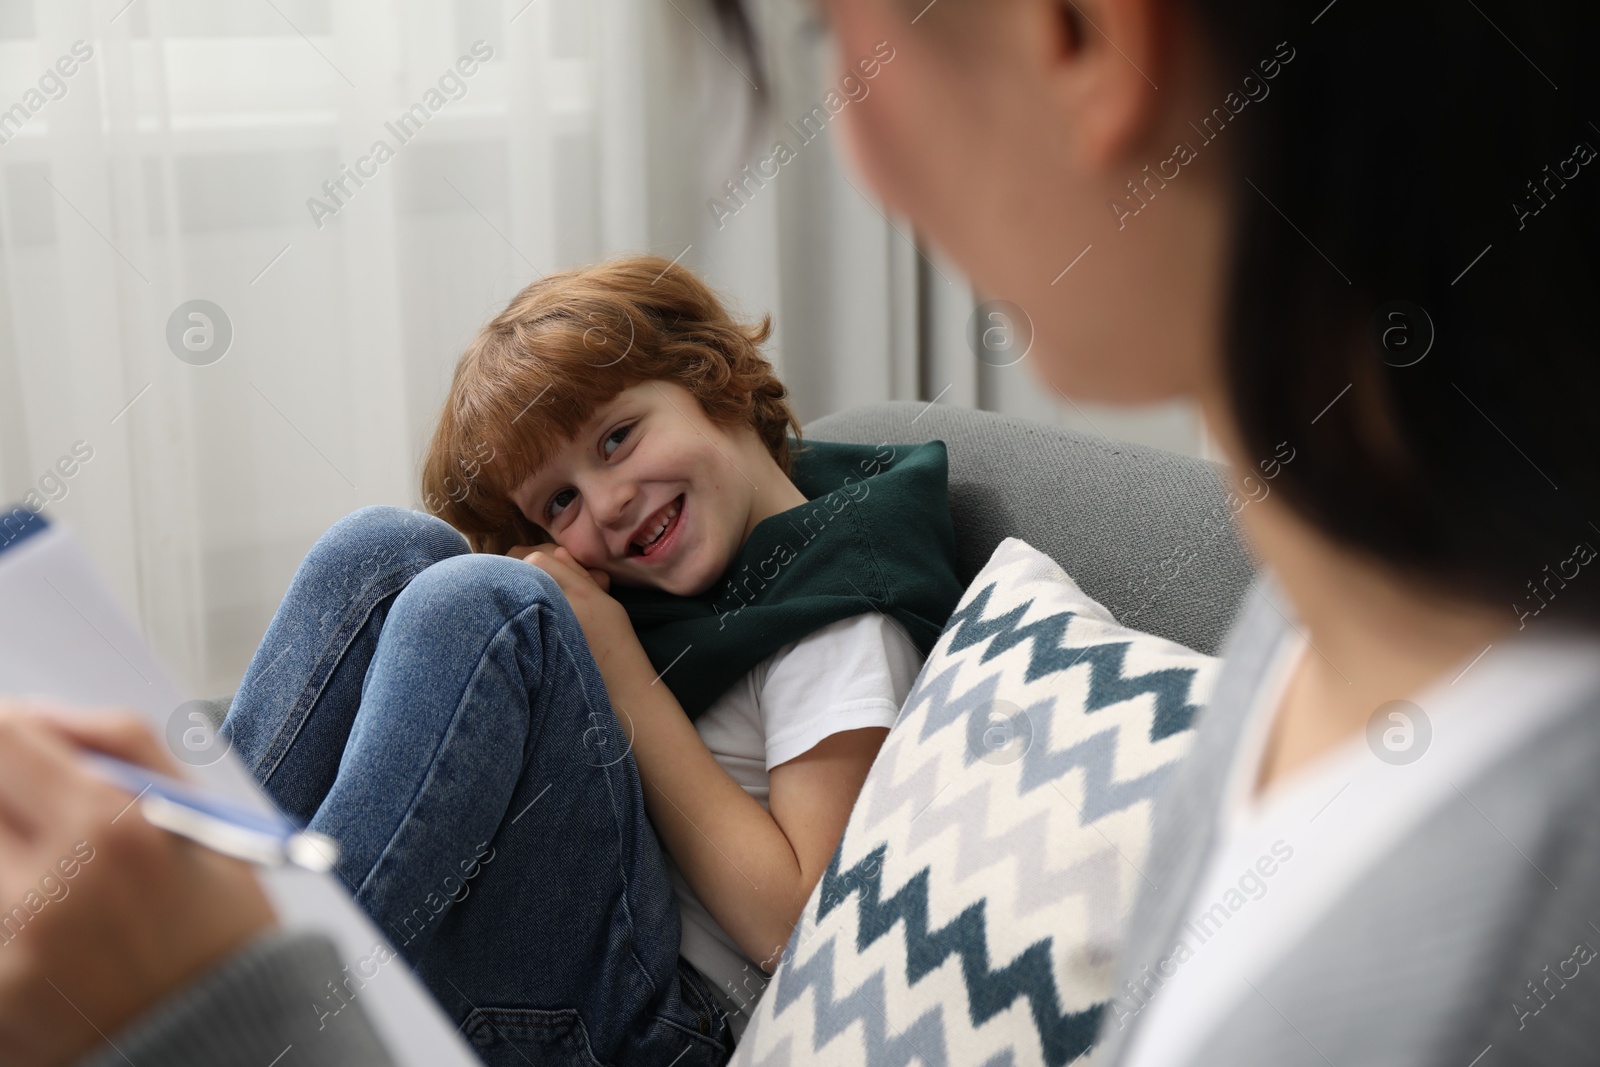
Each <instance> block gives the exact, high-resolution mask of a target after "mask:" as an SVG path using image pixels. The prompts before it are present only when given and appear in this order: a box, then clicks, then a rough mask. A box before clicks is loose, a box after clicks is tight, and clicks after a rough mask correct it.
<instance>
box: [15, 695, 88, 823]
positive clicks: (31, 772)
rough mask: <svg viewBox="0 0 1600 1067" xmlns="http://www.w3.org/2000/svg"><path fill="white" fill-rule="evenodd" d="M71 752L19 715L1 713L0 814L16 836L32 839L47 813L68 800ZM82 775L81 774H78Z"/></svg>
mask: <svg viewBox="0 0 1600 1067" xmlns="http://www.w3.org/2000/svg"><path fill="white" fill-rule="evenodd" d="M76 771H77V768H75V767H74V766H73V761H72V750H71V749H70V748H69V747H68V746H67V742H66V741H65V740H63V739H62V738H60V737H57V736H54V735H52V734H51V733H50V732H49V731H47V730H45V729H44V728H42V727H41V726H39V725H38V724H37V723H35V722H33V721H32V716H29V715H27V714H25V713H23V712H20V711H14V710H5V711H0V811H3V812H4V818H5V819H6V821H7V822H9V823H10V824H11V825H12V826H13V827H14V828H15V829H16V830H17V831H18V832H20V833H21V834H23V835H25V836H27V837H33V836H35V835H36V834H37V833H38V832H39V831H40V829H41V828H42V827H43V825H44V820H45V819H48V818H49V817H50V812H51V810H52V809H54V808H55V807H56V806H57V805H58V804H60V803H62V802H63V800H64V799H66V798H67V797H69V796H70V794H69V793H67V792H66V791H65V788H64V786H63V783H64V782H68V781H71V780H72V779H73V778H74V777H76V775H75V773H74V772H76ZM79 773H81V772H79Z"/></svg>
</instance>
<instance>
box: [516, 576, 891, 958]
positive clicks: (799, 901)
mask: <svg viewBox="0 0 1600 1067" xmlns="http://www.w3.org/2000/svg"><path fill="white" fill-rule="evenodd" d="M526 552H528V549H527V548H525V547H523V546H518V548H516V549H513V550H512V552H511V553H510V554H512V555H517V556H523V554H524V553H526ZM523 558H525V559H526V561H527V562H528V563H531V564H533V565H534V566H536V567H538V568H540V569H541V570H543V571H545V572H546V573H548V574H549V575H550V576H551V577H552V578H554V579H555V580H556V582H557V583H558V584H559V585H560V586H561V590H562V592H563V593H565V594H566V597H567V601H568V603H569V604H570V605H571V607H572V610H573V613H574V614H575V615H576V616H577V619H578V623H579V625H580V626H582V628H583V632H584V636H585V637H586V638H587V639H588V643H589V648H590V651H591V652H592V653H593V655H594V659H595V664H596V665H597V666H598V667H599V668H600V676H601V678H603V679H604V681H605V685H606V693H607V694H608V695H609V696H610V698H611V706H612V708H613V709H615V711H616V713H617V719H618V721H619V722H621V723H622V725H623V730H624V732H626V733H627V735H628V740H629V745H630V747H631V749H632V752H633V758H634V762H635V763H636V764H637V765H638V768H639V777H640V779H641V781H642V782H643V784H644V800H645V808H646V810H647V811H648V813H649V815H650V821H651V823H653V824H654V826H655V829H656V833H657V835H658V836H659V837H660V838H661V841H662V844H663V845H665V846H666V849H667V851H668V852H669V853H671V855H672V858H673V860H674V861H675V862H676V863H677V865H678V869H679V870H680V871H682V872H683V876H684V878H685V879H686V880H687V881H688V883H689V886H690V888H692V889H693V890H694V892H695V895H696V896H698V897H699V898H700V902H701V903H702V904H704V905H705V907H706V910H707V911H709V912H710V913H711V914H712V916H713V917H714V918H715V919H716V920H717V922H718V923H720V924H721V925H722V928H723V929H724V930H726V931H727V932H728V934H729V936H731V937H732V938H733V939H734V941H736V942H738V945H739V947H740V948H741V949H742V950H743V951H744V954H745V955H746V956H748V957H749V958H750V959H752V960H755V961H756V962H757V963H758V964H759V965H760V966H761V967H762V969H763V970H765V971H766V972H767V973H769V974H770V973H772V971H773V970H775V969H776V965H777V962H778V960H779V957H780V955H781V953H782V952H783V948H784V946H785V945H787V944H788V942H789V935H790V934H791V933H792V932H793V931H794V926H795V923H796V922H797V921H799V918H800V913H801V912H802V911H803V910H804V909H805V905H806V899H807V898H808V897H810V896H811V890H812V889H813V888H814V887H815V886H816V884H817V882H818V881H819V880H820V879H821V877H822V872H823V871H824V870H826V869H827V866H828V861H829V860H830V859H832V858H833V850H834V849H835V848H836V847H838V844H839V839H840V838H841V837H843V836H844V827H845V823H846V822H847V821H848V820H849V818H850V809H851V808H852V807H853V806H854V805H855V801H856V796H857V794H859V793H860V792H861V786H862V783H863V782H864V781H865V780H866V777H867V771H868V770H869V769H870V768H871V766H872V761H873V759H874V757H876V756H877V754H878V749H879V747H880V746H881V745H882V744H883V739H884V738H885V737H887V736H888V733H889V731H888V729H887V728H885V727H881V726H878V727H865V728H862V729H858V730H845V731H842V732H840V733H836V734H833V735H832V736H830V737H828V738H826V739H824V740H823V741H822V742H821V743H819V744H817V745H815V746H813V747H812V748H811V749H810V750H809V751H807V752H805V753H803V754H802V755H800V756H797V757H795V758H794V759H792V760H787V761H786V762H784V763H782V764H780V765H779V766H777V767H774V768H772V771H771V774H770V775H769V777H768V785H769V787H770V794H769V796H768V799H767V803H768V804H769V805H770V807H771V813H770V814H769V813H768V811H767V810H766V809H764V808H762V806H761V804H760V803H759V802H757V801H756V799H755V798H754V797H752V796H751V795H750V794H749V793H746V792H745V791H744V789H743V787H741V786H740V785H739V783H737V782H735V781H734V780H733V779H732V778H730V777H729V776H728V772H727V771H725V770H723V769H722V766H721V765H720V764H719V763H717V761H716V759H715V758H714V757H713V756H712V755H711V752H710V750H709V749H707V748H706V746H705V742H703V741H701V740H700V735H699V733H698V732H696V730H695V728H694V724H693V723H692V722H690V721H689V716H688V715H687V714H685V712H684V710H683V707H682V705H680V704H679V703H678V699H677V697H675V696H673V695H672V691H671V690H670V689H668V688H667V687H666V685H665V684H664V683H660V682H659V681H658V676H657V674H656V670H655V667H654V666H652V665H651V663H650V657H649V656H648V655H646V654H645V650H644V646H643V645H641V644H640V643H639V638H638V636H637V635H636V634H635V633H634V632H633V624H632V622H631V621H630V620H629V619H628V615H627V612H626V611H624V610H623V608H622V605H621V604H619V603H617V601H616V600H615V599H613V598H612V597H610V596H609V595H607V592H606V589H607V588H608V587H609V585H610V582H609V580H608V579H607V578H606V576H605V574H604V573H603V572H595V571H588V570H586V569H585V568H583V567H582V566H580V565H579V564H578V563H577V561H576V560H574V559H573V558H572V554H571V553H570V552H568V551H567V550H566V549H564V548H555V547H554V546H542V547H541V548H540V549H539V550H535V551H533V552H532V553H531V554H529V555H526V556H523ZM602 582H604V585H602V584H601V583H602Z"/></svg>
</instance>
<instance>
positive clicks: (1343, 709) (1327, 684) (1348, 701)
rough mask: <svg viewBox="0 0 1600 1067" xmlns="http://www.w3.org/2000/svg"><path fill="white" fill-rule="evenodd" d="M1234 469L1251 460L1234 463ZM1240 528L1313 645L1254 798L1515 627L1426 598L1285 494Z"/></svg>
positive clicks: (1255, 510) (1474, 609)
mask: <svg viewBox="0 0 1600 1067" xmlns="http://www.w3.org/2000/svg"><path fill="white" fill-rule="evenodd" d="M1224 448H1225V450H1228V451H1230V452H1232V451H1233V449H1229V448H1228V446H1227V443H1226V442H1224ZM1232 469H1233V470H1234V471H1235V472H1237V471H1239V470H1241V469H1243V470H1254V469H1255V464H1254V463H1253V462H1249V461H1245V460H1243V459H1242V458H1241V457H1238V456H1235V460H1234V463H1233V468H1232ZM1230 477H1236V475H1231V476H1230ZM1234 488H1235V492H1239V493H1240V494H1241V495H1243V492H1242V488H1241V487H1239V486H1238V485H1235V487H1234ZM1239 524H1240V529H1241V533H1242V534H1243V535H1244V537H1245V539H1246V540H1247V541H1248V542H1249V545H1250V547H1251V549H1252V550H1253V552H1254V554H1255V556H1256V558H1257V559H1258V560H1259V561H1260V562H1261V563H1262V564H1263V565H1264V566H1265V568H1266V569H1268V570H1270V571H1271V572H1272V574H1273V576H1274V577H1275V578H1276V579H1277V582H1278V586H1279V587H1280V588H1281V590H1282V595H1283V597H1285V598H1286V600H1287V603H1277V604H1274V605H1273V607H1274V608H1275V609H1276V610H1278V611H1279V612H1280V613H1281V614H1282V615H1283V616H1284V617H1285V618H1286V619H1290V620H1293V625H1294V626H1295V627H1296V628H1297V629H1298V630H1299V632H1300V634H1301V636H1303V637H1304V638H1305V639H1306V641H1307V643H1308V644H1309V646H1310V647H1309V648H1308V649H1307V650H1306V654H1305V655H1304V656H1303V657H1302V658H1301V660H1300V663H1299V665H1298V667H1297V668H1296V670H1295V672H1294V674H1293V676H1292V677H1291V678H1290V680H1289V683H1288V686H1287V688H1286V689H1285V691H1284V697H1283V701H1282V703H1281V705H1280V706H1279V709H1278V714H1277V716H1276V717H1275V721H1274V725H1273V728H1272V733H1271V737H1270V740H1269V741H1268V744H1267V749H1266V754H1265V755H1264V757H1263V760H1262V765H1261V768H1260V771H1259V775H1258V777H1257V781H1256V790H1257V791H1258V792H1260V791H1263V790H1265V789H1266V787H1267V786H1269V785H1270V784H1272V783H1273V782H1275V781H1277V780H1278V779H1280V778H1282V777H1285V776H1287V775H1289V774H1292V773H1294V772H1295V771H1297V770H1298V769H1300V768H1301V767H1303V766H1305V765H1306V764H1308V763H1311V762H1312V761H1314V760H1315V759H1317V758H1318V757H1319V756H1321V755H1323V754H1324V753H1326V752H1327V751H1329V750H1330V749H1331V748H1333V747H1334V746H1336V745H1338V744H1340V743H1341V742H1343V741H1345V740H1347V739H1348V738H1350V737H1352V736H1356V735H1359V734H1361V733H1362V732H1364V731H1365V730H1366V727H1367V722H1368V720H1369V719H1370V718H1371V717H1372V715H1373V714H1374V713H1375V712H1376V711H1377V710H1378V708H1379V707H1381V706H1382V705H1384V704H1386V703H1388V702H1389V701H1392V700H1404V699H1409V698H1411V697H1413V696H1414V695H1416V694H1417V693H1418V692H1419V691H1420V690H1422V689H1424V688H1425V687H1427V686H1428V685H1429V684H1431V683H1433V682H1434V681H1436V680H1439V679H1441V678H1443V677H1444V676H1445V675H1446V673H1447V672H1460V671H1461V669H1462V667H1464V666H1465V665H1466V664H1467V663H1468V662H1469V661H1471V660H1472V659H1473V657H1475V656H1477V655H1478V654H1480V653H1481V652H1483V651H1484V649H1485V648H1486V647H1487V646H1488V645H1490V644H1491V643H1493V642H1495V641H1496V640H1499V639H1500V638H1501V637H1502V635H1504V634H1505V633H1506V632H1507V631H1508V630H1509V629H1510V619H1509V617H1508V614H1507V613H1506V612H1503V611H1495V610H1493V609H1492V608H1489V607H1485V606H1483V605H1481V604H1478V603H1471V602H1464V601H1462V600H1460V599H1456V598H1450V597H1448V596H1445V595H1443V594H1440V593H1437V592H1431V591H1428V590H1426V589H1425V588H1423V587H1422V586H1421V585H1420V584H1419V583H1416V582H1413V581H1409V580H1407V579H1405V578H1404V577H1403V576H1401V575H1400V574H1398V573H1397V572H1395V571H1393V570H1392V569H1390V568H1388V567H1387V566H1385V565H1383V564H1380V563H1379V562H1377V561H1375V560H1373V559H1371V558H1370V557H1367V556H1364V555H1362V554H1359V553H1357V552H1355V551H1353V550H1351V549H1349V548H1347V547H1345V546H1343V545H1340V544H1337V543H1336V542H1334V541H1333V540H1332V539H1330V538H1329V537H1328V536H1327V535H1326V534H1324V533H1323V532H1322V531H1320V530H1318V529H1317V528H1315V527H1313V526H1311V525H1310V524H1309V523H1308V522H1306V521H1305V520H1304V519H1303V518H1301V517H1300V516H1299V515H1298V514H1297V513H1295V512H1294V511H1293V510H1292V509H1291V508H1290V507H1289V506H1288V505H1287V504H1286V503H1285V502H1284V500H1283V498H1282V495H1281V494H1272V493H1269V494H1268V495H1267V496H1266V497H1265V498H1264V499H1261V500H1260V501H1258V502H1253V503H1250V504H1247V505H1246V506H1245V507H1244V509H1243V510H1242V511H1241V512H1240V513H1239ZM1256 595H1266V594H1256ZM1423 710H1424V711H1426V710H1427V709H1423Z"/></svg>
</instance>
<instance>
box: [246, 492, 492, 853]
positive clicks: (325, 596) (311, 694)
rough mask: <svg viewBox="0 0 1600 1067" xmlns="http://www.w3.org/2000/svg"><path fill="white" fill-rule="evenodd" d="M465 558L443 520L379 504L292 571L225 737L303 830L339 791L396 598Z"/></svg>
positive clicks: (341, 524) (333, 531)
mask: <svg viewBox="0 0 1600 1067" xmlns="http://www.w3.org/2000/svg"><path fill="white" fill-rule="evenodd" d="M469 551H470V549H469V547H468V545H467V542H466V540H465V539H464V538H463V537H462V536H461V535H460V534H459V533H457V532H456V531H455V530H454V529H452V528H451V527H450V526H449V525H448V524H446V523H445V522H443V521H442V520H440V519H436V518H434V517H433V516H431V515H424V514H422V513H420V512H416V511H408V510H406V509H404V508H395V507H384V506H374V507H366V508H361V509H360V510H358V511H355V512H352V513H351V514H349V515H346V516H345V517H344V518H342V519H340V520H339V521H338V522H336V523H334V525H333V526H332V527H330V528H329V529H328V531H327V532H326V533H324V534H323V535H322V536H321V537H320V538H318V540H317V543H316V544H315V545H314V546H312V548H311V551H310V552H309V553H307V554H306V558H305V559H304V560H303V561H302V562H301V564H300V566H299V568H298V569H297V570H296V572H295V576H294V579H293V581H291V582H290V584H289V590H288V592H287V593H285V594H284V598H283V601H282V603H281V604H279V606H278V610H277V613H276V614H275V615H274V616H273V619H272V623H271V625H270V626H268V628H267V633H266V636H265V637H263V638H262V641H261V645H260V647H259V648H257V650H256V653H255V656H254V657H253V658H252V660H251V662H250V666H249V669H248V670H246V672H245V676H244V679H243V681H242V682H241V683H240V686H239V691H238V692H237V693H236V694H235V696H234V699H233V705H232V707H231V708H230V709H229V711H228V717H227V720H226V721H225V722H224V723H223V731H222V732H223V734H224V736H226V737H227V738H228V739H229V741H230V743H231V744H232V746H233V748H234V750H235V751H236V752H238V754H239V756H240V758H241V759H243V761H244V763H245V766H247V767H248V768H249V769H250V771H251V773H252V774H254V775H255V777H256V780H257V781H259V782H261V784H262V785H263V786H265V787H266V789H267V791H268V792H269V793H270V794H271V796H272V798H273V800H274V801H275V802H276V803H277V804H278V806H279V807H280V808H282V809H283V810H284V811H286V812H287V813H289V814H290V815H291V816H293V817H294V818H295V819H297V820H298V821H300V822H301V823H305V822H307V821H309V820H310V819H311V816H312V814H313V813H314V812H315V811H316V810H317V807H318V806H319V805H320V804H321V803H322V798H323V797H324V796H326V795H327V792H328V789H329V787H330V786H332V784H333V780H334V775H335V773H336V772H337V770H338V767H339V760H340V755H341V754H342V753H343V751H344V746H345V739H346V737H347V736H348V734H349V732H350V726H351V723H352V722H353V720H354V718H355V714H356V709H357V707H358V706H359V705H360V702H361V686H362V682H363V679H364V678H365V676H366V672H367V667H368V664H369V661H370V660H371V658H372V654H373V651H374V650H375V649H376V648H377V644H378V634H379V631H380V630H381V629H382V627H383V623H384V619H385V617H386V616H387V614H388V612H389V608H390V606H391V605H392V604H393V602H394V599H395V597H396V595H398V594H399V592H400V591H401V590H402V589H404V588H405V586H406V584H407V583H408V582H410V581H411V579H412V578H414V577H416V576H417V575H418V574H420V573H421V572H422V571H423V570H425V569H427V568H428V567H429V566H431V565H433V564H434V563H437V562H439V561H440V560H442V559H448V558H450V557H452V556H458V555H463V554H465V553H467V552H469Z"/></svg>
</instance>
